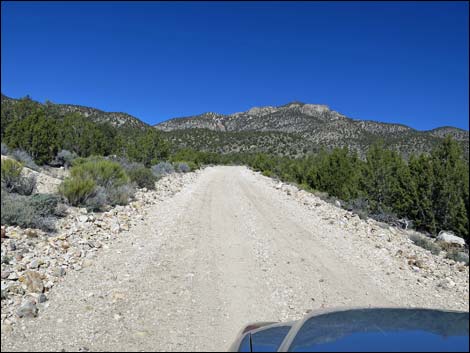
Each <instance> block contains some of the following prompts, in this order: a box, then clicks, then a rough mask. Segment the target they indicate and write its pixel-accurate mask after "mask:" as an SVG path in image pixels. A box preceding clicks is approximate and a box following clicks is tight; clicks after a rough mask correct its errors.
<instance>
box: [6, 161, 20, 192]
mask: <svg viewBox="0 0 470 353" xmlns="http://www.w3.org/2000/svg"><path fill="white" fill-rule="evenodd" d="M22 170H23V166H22V165H21V163H19V162H17V161H13V160H11V159H5V160H2V167H1V178H2V185H3V187H4V188H6V189H7V191H9V192H11V191H12V190H13V188H14V187H15V185H16V184H17V183H18V181H19V179H20V178H21V171H22Z"/></svg>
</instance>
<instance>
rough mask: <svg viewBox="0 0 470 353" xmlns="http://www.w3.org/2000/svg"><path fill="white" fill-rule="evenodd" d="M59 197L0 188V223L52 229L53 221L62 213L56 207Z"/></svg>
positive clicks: (46, 229)
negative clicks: (27, 193) (0, 193)
mask: <svg viewBox="0 0 470 353" xmlns="http://www.w3.org/2000/svg"><path fill="white" fill-rule="evenodd" d="M59 200H60V198H59V197H58V196H57V195H48V194H43V195H39V194H36V195H31V196H24V195H18V194H13V193H8V192H6V190H3V189H2V195H1V206H2V212H1V223H2V225H16V226H20V227H23V228H39V229H42V230H45V231H51V230H54V222H55V219H56V218H57V217H58V216H62V215H63V213H62V212H61V210H59V209H58V208H57V206H58V203H59Z"/></svg>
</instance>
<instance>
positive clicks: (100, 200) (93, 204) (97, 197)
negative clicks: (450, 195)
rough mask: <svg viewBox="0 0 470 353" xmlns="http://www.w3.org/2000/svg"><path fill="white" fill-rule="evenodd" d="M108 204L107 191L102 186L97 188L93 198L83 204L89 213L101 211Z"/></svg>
mask: <svg viewBox="0 0 470 353" xmlns="http://www.w3.org/2000/svg"><path fill="white" fill-rule="evenodd" d="M107 203H108V196H107V195H106V190H105V188H104V187H102V186H97V187H96V189H95V190H94V193H93V195H92V196H90V197H88V198H87V199H86V200H85V202H84V203H83V204H84V206H85V207H86V208H87V209H88V210H89V211H100V210H102V209H103V208H104V207H105V206H106V204H107Z"/></svg>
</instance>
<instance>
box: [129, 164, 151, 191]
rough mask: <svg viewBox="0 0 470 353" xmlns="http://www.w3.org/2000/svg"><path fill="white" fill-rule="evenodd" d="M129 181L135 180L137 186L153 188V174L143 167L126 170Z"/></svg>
mask: <svg viewBox="0 0 470 353" xmlns="http://www.w3.org/2000/svg"><path fill="white" fill-rule="evenodd" d="M127 174H128V175H129V178H130V180H131V181H133V182H135V183H136V184H137V186H138V187H139V188H147V189H149V190H152V189H155V180H156V178H155V176H154V175H153V173H152V171H151V170H150V169H148V168H145V167H139V168H135V169H131V170H129V171H128V172H127Z"/></svg>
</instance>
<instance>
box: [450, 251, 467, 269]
mask: <svg viewBox="0 0 470 353" xmlns="http://www.w3.org/2000/svg"><path fill="white" fill-rule="evenodd" d="M446 258H448V259H451V260H454V261H457V262H463V263H465V265H467V266H468V262H469V259H468V254H466V253H465V252H463V251H458V250H456V249H454V250H452V251H449V252H447V254H446Z"/></svg>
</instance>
